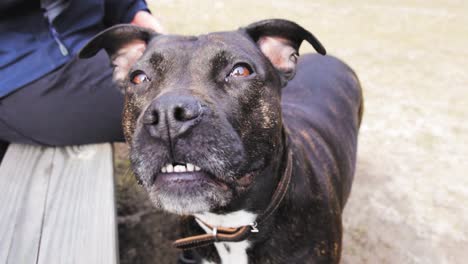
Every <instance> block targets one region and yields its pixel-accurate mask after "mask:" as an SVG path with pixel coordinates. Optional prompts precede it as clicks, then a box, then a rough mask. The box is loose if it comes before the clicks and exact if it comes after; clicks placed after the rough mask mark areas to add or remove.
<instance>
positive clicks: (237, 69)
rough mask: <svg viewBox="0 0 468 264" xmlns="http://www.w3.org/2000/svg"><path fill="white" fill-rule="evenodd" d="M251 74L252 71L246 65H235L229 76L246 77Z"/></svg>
mask: <svg viewBox="0 0 468 264" xmlns="http://www.w3.org/2000/svg"><path fill="white" fill-rule="evenodd" d="M250 74H252V69H251V68H250V67H249V66H248V65H247V64H237V65H236V66H234V68H233V69H232V71H231V73H229V76H232V77H247V76H249V75H250Z"/></svg>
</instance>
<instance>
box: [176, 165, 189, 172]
mask: <svg viewBox="0 0 468 264" xmlns="http://www.w3.org/2000/svg"><path fill="white" fill-rule="evenodd" d="M174 172H186V169H185V166H184V165H175V166H174Z"/></svg>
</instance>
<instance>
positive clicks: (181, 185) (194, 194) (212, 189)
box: [146, 171, 233, 215]
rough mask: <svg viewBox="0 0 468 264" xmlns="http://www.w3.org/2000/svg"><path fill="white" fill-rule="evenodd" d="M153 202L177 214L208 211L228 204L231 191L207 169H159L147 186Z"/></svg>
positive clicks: (231, 194)
mask: <svg viewBox="0 0 468 264" xmlns="http://www.w3.org/2000/svg"><path fill="white" fill-rule="evenodd" d="M146 188H147V191H148V193H149V196H150V199H151V201H152V202H153V204H154V206H155V207H156V208H158V209H162V210H164V211H167V212H170V213H174V214H178V215H192V214H196V213H202V212H209V211H210V210H213V209H215V208H220V207H223V206H226V205H227V204H229V202H230V201H231V199H232V196H233V191H232V189H230V187H229V186H228V185H227V184H226V183H225V182H223V181H221V180H219V179H216V178H215V177H213V176H211V175H209V174H208V173H205V172H202V171H198V172H185V173H160V174H158V175H156V177H155V181H154V184H153V185H151V186H148V187H146Z"/></svg>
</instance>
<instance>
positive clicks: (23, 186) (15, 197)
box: [0, 145, 54, 263]
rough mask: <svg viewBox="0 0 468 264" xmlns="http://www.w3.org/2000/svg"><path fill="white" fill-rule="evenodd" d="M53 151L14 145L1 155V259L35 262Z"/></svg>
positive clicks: (7, 261)
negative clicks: (2, 158) (2, 156)
mask: <svg viewBox="0 0 468 264" xmlns="http://www.w3.org/2000/svg"><path fill="white" fill-rule="evenodd" d="M53 154H54V150H53V149H45V148H41V147H32V146H18V145H13V146H12V147H10V148H9V149H8V152H7V154H6V155H5V157H4V160H3V163H2V167H1V168H0V197H1V198H0V214H1V217H0V245H1V246H0V263H35V262H36V259H37V253H38V245H39V242H40V236H41V227H42V214H43V211H44V205H45V200H46V199H45V198H46V195H47V186H48V181H49V175H50V165H51V164H52V160H53ZM18 161H25V162H24V163H23V164H21V163H19V162H18ZM33 176H34V177H33Z"/></svg>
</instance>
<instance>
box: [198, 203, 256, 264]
mask: <svg viewBox="0 0 468 264" xmlns="http://www.w3.org/2000/svg"><path fill="white" fill-rule="evenodd" d="M195 216H196V217H197V218H199V219H201V220H202V221H203V222H205V223H207V224H209V225H211V226H217V227H239V226H244V225H249V224H250V223H252V222H254V221H255V219H256V218H257V215H256V214H254V213H249V212H247V211H244V210H242V211H236V212H232V213H229V214H225V215H217V214H213V213H203V214H196V215H195ZM197 223H198V225H200V226H201V228H203V230H205V232H207V233H211V232H212V231H211V230H210V229H209V228H208V227H206V226H205V225H204V224H203V223H201V222H199V221H198V220H197ZM214 245H215V247H216V250H217V251H218V255H219V257H220V258H221V263H222V264H247V263H248V261H249V258H248V256H247V249H248V248H249V246H250V242H249V241H248V240H244V241H240V242H218V243H214ZM203 263H209V262H206V261H204V262H203Z"/></svg>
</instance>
